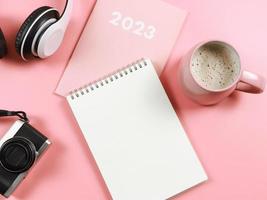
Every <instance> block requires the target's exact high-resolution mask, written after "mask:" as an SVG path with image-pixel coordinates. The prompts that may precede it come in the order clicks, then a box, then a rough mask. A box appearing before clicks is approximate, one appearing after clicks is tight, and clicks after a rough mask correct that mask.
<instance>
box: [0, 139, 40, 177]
mask: <svg viewBox="0 0 267 200" xmlns="http://www.w3.org/2000/svg"><path fill="white" fill-rule="evenodd" d="M35 152H36V149H35V146H34V145H33V144H32V142H31V141H29V140H27V139H26V138H22V137H14V138H11V139H9V140H7V141H6V142H5V143H4V144H3V145H2V147H1V149H0V163H1V165H2V166H3V167H4V168H5V169H6V170H7V171H10V172H15V173H21V172H25V171H27V170H28V169H29V168H30V167H31V166H32V165H33V163H34V161H35V158H36V153H35Z"/></svg>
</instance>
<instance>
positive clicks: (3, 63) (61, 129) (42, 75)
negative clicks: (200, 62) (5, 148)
mask: <svg viewBox="0 0 267 200" xmlns="http://www.w3.org/2000/svg"><path fill="white" fill-rule="evenodd" d="M168 2H170V3H172V4H174V5H177V6H179V7H181V8H183V9H185V10H187V11H189V13H190V14H189V15H188V18H187V21H186V23H185V26H184V29H183V31H182V34H181V36H180V37H179V39H178V41H177V44H176V46H175V48H174V51H173V53H172V56H171V57H170V59H169V62H168V64H167V68H166V70H165V71H164V74H163V76H162V78H163V82H164V83H165V86H166V89H167V91H168V93H169V95H170V97H171V100H172V102H173V105H174V106H175V108H176V110H177V113H178V115H179V117H180V119H181V120H182V122H183V125H184V127H185V129H186V131H187V133H188V135H189V137H190V139H191V141H192V143H193V145H194V147H195V149H196V151H197V153H198V155H199V157H200V159H201V161H202V163H203V165H204V167H205V169H206V171H207V174H208V176H209V180H208V181H207V182H206V183H204V184H201V185H199V186H197V187H195V188H193V189H190V190H189V191H186V192H184V193H183V194H180V195H178V196H177V197H176V198H175V200H199V199H203V200H214V199H216V200H225V199H232V200H237V199H242V200H250V199H257V200H266V199H267V189H266V187H267V171H266V169H267V154H266V152H267V145H266V142H267V134H266V133H267V125H266V115H267V106H266V102H267V93H266V92H265V93H263V94H261V95H251V94H245V93H238V92H236V93H235V94H234V95H232V96H231V97H230V98H228V99H227V100H225V101H224V102H222V103H221V104H219V105H217V106H213V107H202V106H199V105H196V104H194V103H192V102H191V101H190V100H188V99H187V98H186V97H184V95H183V93H182V92H181V91H180V89H179V87H177V84H176V79H175V78H176V77H175V72H176V68H175V67H176V66H177V65H178V63H179V59H180V57H181V56H182V55H183V54H184V53H185V52H186V51H187V50H188V49H189V48H191V47H192V46H193V45H195V44H196V43H197V42H200V41H202V40H208V39H221V40H224V41H228V42H230V43H231V44H233V45H234V46H235V47H236V48H237V49H238V51H239V52H240V55H241V59H242V63H243V65H244V68H245V69H247V70H251V71H255V72H258V73H260V74H262V75H263V76H265V77H266V76H267V67H266V66H267V59H266V58H267V51H266V44H267V37H266V35H267V25H266V19H267V12H266V7H267V2H266V1H265V0H254V1H252V0H235V1H231V0H224V1H219V0H168ZM44 4H48V5H51V6H55V7H57V8H59V9H62V8H63V4H64V0H59V1H53V2H51V1H49V0H42V1H23V2H22V1H20V0H9V1H3V0H1V5H2V6H0V25H1V28H2V29H3V31H4V32H5V35H6V36H7V40H8V42H9V47H10V51H9V52H10V54H9V56H8V57H7V58H5V59H4V60H0V91H1V98H0V106H1V107H2V108H9V109H23V110H26V111H27V112H28V113H30V116H31V118H32V124H33V125H35V126H36V127H37V128H39V129H40V130H41V131H42V132H43V133H45V134H46V135H47V136H48V137H49V138H50V139H51V140H52V141H53V145H52V146H51V148H50V149H49V150H48V151H47V152H46V154H45V155H44V156H43V157H42V159H41V160H40V162H39V163H38V164H37V165H36V166H35V167H34V169H33V170H32V171H31V173H30V174H29V176H28V177H27V178H26V179H25V181H24V182H23V184H22V185H21V186H20V187H19V188H18V189H17V190H16V192H15V193H14V196H13V197H11V198H10V199H25V200H26V199H27V200H37V199H38V200H47V199H66V200H67V199H68V200H71V199H81V200H87V199H90V200H91V199H92V200H107V199H110V196H109V195H108V192H107V191H106V189H105V187H104V184H103V181H102V179H101V178H100V176H99V174H98V172H97V168H96V166H95V164H94V160H93V159H92V156H91V155H90V154H89V152H88V149H87V146H86V144H85V141H84V140H83V138H82V137H81V133H80V131H79V129H78V127H77V125H76V123H75V120H74V117H73V116H72V114H71V112H70V109H69V107H68V105H67V103H66V101H64V100H63V99H62V98H61V97H59V96H56V95H54V94H53V91H54V89H55V87H56V84H57V82H58V80H59V78H60V75H61V74H62V72H63V70H64V67H65V65H66V63H67V59H68V57H69V56H70V54H71V52H72V48H73V47H74V45H75V41H76V40H77V38H78V35H79V33H80V31H81V30H82V25H83V23H84V22H85V20H86V18H87V16H88V14H89V12H90V8H91V6H92V4H93V2H92V1H90V0H75V9H74V14H73V15H74V16H73V17H72V22H71V25H70V28H69V30H70V31H68V33H67V36H66V38H65V41H64V45H63V46H62V47H61V49H60V50H59V51H58V52H57V54H56V55H55V56H53V57H51V58H49V59H47V60H43V61H32V62H28V63H23V62H21V61H20V60H19V59H18V58H17V57H16V55H15V52H14V48H13V47H12V46H13V43H14V38H15V34H16V30H17V29H18V27H19V25H20V24H21V23H22V21H23V20H24V19H25V18H26V17H27V15H28V14H29V13H30V12H31V11H32V10H33V9H34V8H37V7H38V6H41V5H44ZM162 20H165V19H162ZM166 77H168V78H166ZM96 78H97V77H96ZM11 123H12V121H11V120H2V121H1V127H0V133H1V135H2V134H3V133H4V131H5V130H6V129H7V128H8V127H9V126H10V124H11ZM159 181H160V180H159ZM148 187H149V186H148Z"/></svg>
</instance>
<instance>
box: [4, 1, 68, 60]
mask: <svg viewBox="0 0 267 200" xmlns="http://www.w3.org/2000/svg"><path fill="white" fill-rule="evenodd" d="M72 7H73V0H66V5H65V8H64V11H63V13H62V15H61V16H60V14H59V12H58V11H57V10H56V9H55V8H52V7H49V6H43V7H40V8H38V9H36V10H35V11H33V12H32V13H31V14H30V15H29V16H28V18H27V19H26V20H25V21H24V23H23V24H22V25H21V27H20V29H19V31H18V33H17V36H16V42H15V46H16V51H17V53H18V54H19V55H20V56H21V58H22V59H23V60H28V59H29V58H31V57H38V58H42V59H43V58H47V57H49V56H51V55H53V54H54V53H55V52H56V51H57V49H58V48H59V46H60V45H61V43H62V40H63V38H64V34H65V32H66V29H67V26H68V24H69V21H70V17H71V11H72ZM0 32H1V30H0ZM1 35H2V37H4V36H3V34H0V36H1ZM0 40H1V38H0ZM2 41H5V39H4V38H2ZM2 49H6V44H5V42H2ZM3 52H5V53H6V52H7V51H3ZM0 57H1V56H0ZM2 57H3V56H2Z"/></svg>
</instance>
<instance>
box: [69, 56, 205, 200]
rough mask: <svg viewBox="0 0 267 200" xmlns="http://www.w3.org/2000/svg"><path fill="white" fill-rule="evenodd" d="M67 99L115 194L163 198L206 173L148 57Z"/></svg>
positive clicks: (135, 199) (137, 199)
mask: <svg viewBox="0 0 267 200" xmlns="http://www.w3.org/2000/svg"><path fill="white" fill-rule="evenodd" d="M67 100H68V102H69V104H70V107H71V109H72V111H73V113H74V115H75V117H76V120H77V121H78V124H79V126H80V128H81V131H82V133H83V135H84V137H85V139H86V141H87V143H88V145H89V148H90V150H91V152H92V154H93V156H94V158H95V161H96V163H97V165H98V167H99V170H100V172H101V174H102V177H103V178H104V181H105V183H106V185H107V187H108V189H109V191H110V194H111V196H112V199H113V200H164V199H168V198H170V197H172V196H174V195H176V194H178V193H180V192H182V191H184V190H186V189H188V188H190V187H192V186H194V185H196V184H198V183H201V182H202V181H205V180H206V179H207V176H206V174H205V172H204V170H203V168H202V166H201V164H200V162H199V160H198V158H197V156H196V154H195V152H194V150H193V148H192V146H191V144H190V142H189V140H188V138H187V136H186V134H185V132H184V129H183V128H182V125H181V123H180V121H179V119H178V117H177V115H176V113H175V111H174V109H173V108H172V105H171V103H170V101H169V99H168V97H167V95H166V93H165V91H164V89H163V87H162V84H161V82H160V80H159V78H158V75H157V73H156V71H155V69H154V67H153V65H152V63H151V61H150V60H149V59H142V60H139V61H138V62H135V63H133V64H131V65H128V66H127V67H126V68H123V69H121V70H120V71H117V72H116V73H114V74H111V75H109V76H107V77H105V78H103V79H100V80H98V81H96V82H93V83H91V84H89V85H87V86H85V87H82V88H81V89H79V90H75V91H74V92H72V93H71V94H70V95H68V96H67Z"/></svg>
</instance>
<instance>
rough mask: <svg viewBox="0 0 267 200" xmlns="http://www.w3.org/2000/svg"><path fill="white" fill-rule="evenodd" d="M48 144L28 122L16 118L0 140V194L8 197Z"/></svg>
mask: <svg viewBox="0 0 267 200" xmlns="http://www.w3.org/2000/svg"><path fill="white" fill-rule="evenodd" d="M50 144H51V143H50V141H49V140H48V138H47V137H45V136H44V135H43V134H42V133H40V132H39V131H38V130H36V129H35V128H34V127H32V126H31V125H30V124H29V123H27V122H24V121H22V120H17V121H16V122H15V123H14V124H13V125H12V126H11V128H10V129H9V130H8V132H7V133H6V134H5V135H4V136H3V137H2V139H1V140H0V194H2V195H3V196H5V197H9V196H10V195H11V194H12V192H13V191H14V190H15V189H16V188H17V186H18V185H19V183H20V182H21V181H22V180H23V179H24V178H25V176H26V175H27V173H28V172H29V170H30V168H31V167H32V166H33V164H34V163H35V162H36V161H37V160H38V158H39V157H40V156H41V155H42V153H43V152H44V151H45V150H46V149H47V148H48V146H49V145H50Z"/></svg>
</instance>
